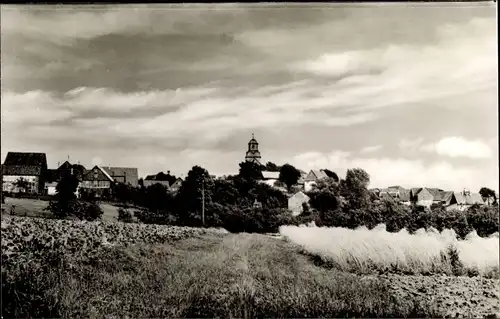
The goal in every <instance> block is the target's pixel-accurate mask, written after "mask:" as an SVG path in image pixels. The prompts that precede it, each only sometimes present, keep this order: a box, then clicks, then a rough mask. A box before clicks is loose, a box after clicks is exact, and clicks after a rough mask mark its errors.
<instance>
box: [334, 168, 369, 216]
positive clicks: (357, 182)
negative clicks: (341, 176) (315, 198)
mask: <svg viewBox="0 0 500 319" xmlns="http://www.w3.org/2000/svg"><path fill="white" fill-rule="evenodd" d="M369 183H370V175H368V173H367V172H366V171H364V170H363V169H361V168H354V169H348V170H347V173H346V178H345V180H341V181H340V194H341V195H342V196H343V197H344V198H345V199H346V200H347V202H348V203H349V208H352V209H367V208H368V207H369V204H370V194H369V191H368V184H369Z"/></svg>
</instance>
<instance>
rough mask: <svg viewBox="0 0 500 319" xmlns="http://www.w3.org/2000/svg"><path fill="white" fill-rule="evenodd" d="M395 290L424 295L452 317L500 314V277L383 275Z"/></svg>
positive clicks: (423, 296) (481, 316)
mask: <svg viewBox="0 0 500 319" xmlns="http://www.w3.org/2000/svg"><path fill="white" fill-rule="evenodd" d="M379 278H381V279H383V280H386V281H388V282H389V284H390V287H391V289H392V290H393V292H394V294H396V295H399V296H401V297H407V296H408V297H421V298H422V299H427V300H430V301H432V302H433V303H434V304H435V305H436V306H437V307H438V308H440V309H444V310H445V316H446V317H448V318H484V317H485V316H493V315H496V318H500V300H499V290H500V280H498V279H484V278H480V277H449V276H403V275H382V276H380V277H379Z"/></svg>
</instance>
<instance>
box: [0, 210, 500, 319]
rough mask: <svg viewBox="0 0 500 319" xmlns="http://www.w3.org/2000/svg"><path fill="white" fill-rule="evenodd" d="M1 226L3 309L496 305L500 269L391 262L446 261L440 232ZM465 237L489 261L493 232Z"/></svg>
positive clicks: (100, 313) (65, 314)
mask: <svg viewBox="0 0 500 319" xmlns="http://www.w3.org/2000/svg"><path fill="white" fill-rule="evenodd" d="M42 206H43V205H40V207H42ZM1 230H2V242H1V247H2V265H1V270H2V316H3V317H24V318H26V317H49V318H55V317H57V318H79V317H86V318H87V317H88V318H102V317H125V318H174V317H189V318H208V317H210V318H214V317H238V318H254V317H258V318H261V317H272V318H275V317H276V318H290V317H294V318H297V317H301V318H303V317H365V318H366V317H369V318H381V317H383V318H404V317H415V318H424V317H432V318H439V317H444V316H445V315H446V316H451V317H453V316H456V315H457V314H458V315H460V316H462V317H474V318H478V317H483V316H485V315H490V314H492V313H500V309H499V296H498V293H497V291H498V288H499V286H498V280H497V279H485V278H483V277H473V278H470V277H468V276H461V277H457V276H442V275H439V276H437V275H430V274H429V275H427V276H419V275H418V276H416V275H408V274H406V275H404V276H401V275H397V274H395V273H401V269H402V268H404V267H407V270H408V269H409V268H412V267H413V268H415V269H417V271H414V272H413V273H422V271H421V270H422V269H425V268H426V267H428V266H427V264H426V263H427V262H434V263H436V265H438V266H439V267H440V268H439V269H443V268H445V267H443V265H448V266H449V261H448V260H446V259H445V260H444V261H443V260H440V261H439V262H438V261H435V260H434V259H433V258H432V257H433V256H434V255H435V253H437V251H438V250H439V249H440V248H443V247H447V244H448V243H449V242H452V243H455V244H457V243H456V242H455V241H454V240H453V238H451V236H449V234H448V235H447V232H445V233H443V234H434V233H432V232H430V233H426V232H419V233H418V235H409V234H406V233H404V232H400V233H397V234H390V233H387V232H385V230H383V229H379V230H371V231H368V230H366V229H359V230H346V229H326V228H313V227H311V228H308V227H288V226H287V227H284V228H282V229H281V233H282V235H283V237H284V238H285V240H283V239H280V238H276V237H274V238H273V237H272V236H265V235H257V234H230V233H227V232H226V231H223V230H215V229H202V228H188V227H169V226H160V225H145V224H127V223H121V222H116V221H110V220H104V221H97V222H86V221H73V220H55V219H46V218H29V217H16V216H8V215H4V216H2V228H1ZM440 236H441V237H440ZM469 237H470V239H469V242H464V243H463V244H465V243H466V246H463V247H465V248H463V249H462V250H461V251H460V254H462V255H461V258H464V256H465V255H464V254H472V255H470V256H469V257H470V259H469V261H471V260H480V264H481V265H482V264H483V263H486V264H489V263H490V264H491V260H492V259H491V257H486V258H484V255H485V254H486V253H493V252H492V251H491V249H493V246H494V243H493V242H494V240H488V239H481V238H480V239H478V238H474V236H469ZM441 241H442V242H443V243H444V244H440V242H441ZM467 245H469V246H467ZM482 246H484V247H482ZM494 247H498V238H496V246H494ZM481 249H482V250H481ZM473 250H476V251H475V252H474V253H472V251H473ZM497 251H498V249H497ZM433 254H434V255H433ZM493 254H494V253H493ZM497 255H498V252H497ZM317 256H322V257H325V256H326V258H325V259H327V260H329V265H328V263H325V262H323V263H318V262H317V258H316V257H317ZM474 256H475V257H474ZM481 256H483V257H481ZM481 258H483V259H481ZM464 260H467V258H464ZM497 261H498V259H497ZM465 263H467V262H465ZM331 265H333V267H331ZM394 265H395V266H394ZM325 266H328V267H325ZM384 267H385V269H384V271H382V272H383V274H380V272H379V271H378V270H380V269H382V268H384ZM436 269H437V268H436ZM374 270H376V271H374ZM374 273H375V275H373V274H374ZM368 274H372V275H368Z"/></svg>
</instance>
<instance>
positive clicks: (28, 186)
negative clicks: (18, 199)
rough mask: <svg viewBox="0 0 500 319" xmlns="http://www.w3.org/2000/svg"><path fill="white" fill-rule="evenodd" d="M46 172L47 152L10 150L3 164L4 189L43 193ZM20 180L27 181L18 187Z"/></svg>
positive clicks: (16, 191) (6, 190)
mask: <svg viewBox="0 0 500 319" xmlns="http://www.w3.org/2000/svg"><path fill="white" fill-rule="evenodd" d="M46 172H47V156H46V155H45V153H25V152H9V153H7V157H6V158H5V162H4V164H3V165H2V190H3V191H5V192H12V193H18V192H26V193H31V194H43V191H44V188H45V176H46ZM19 180H24V181H25V185H24V186H25V187H22V188H21V187H18V186H19V185H17V182H18V181H19Z"/></svg>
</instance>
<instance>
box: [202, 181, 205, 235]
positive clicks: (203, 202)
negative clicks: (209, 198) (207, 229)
mask: <svg viewBox="0 0 500 319" xmlns="http://www.w3.org/2000/svg"><path fill="white" fill-rule="evenodd" d="M201 222H202V223H203V226H205V179H202V180H201Z"/></svg>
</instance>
